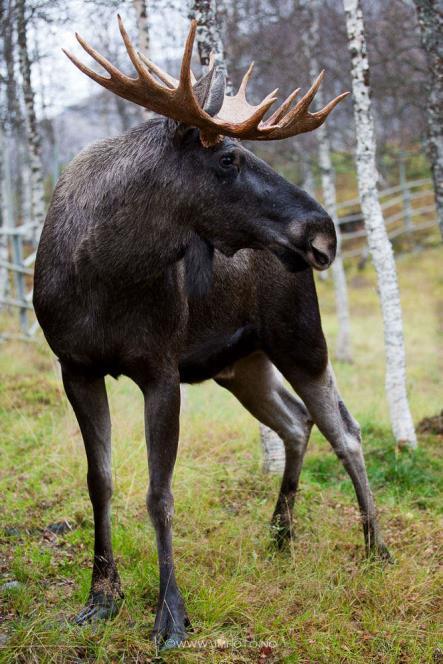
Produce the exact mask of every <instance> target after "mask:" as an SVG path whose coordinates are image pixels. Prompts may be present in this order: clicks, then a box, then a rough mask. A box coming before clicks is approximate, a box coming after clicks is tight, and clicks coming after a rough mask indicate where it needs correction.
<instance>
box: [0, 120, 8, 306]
mask: <svg viewBox="0 0 443 664" xmlns="http://www.w3.org/2000/svg"><path fill="white" fill-rule="evenodd" d="M5 155H6V146H5V140H4V131H3V121H2V119H1V118H0V227H1V228H2V229H4V228H5V227H6V226H7V217H8V210H7V200H6V173H5V170H6V163H5ZM7 260H8V236H7V235H6V234H3V233H1V234H0V261H1V262H2V263H3V262H6V261H7ZM7 290H8V270H7V268H6V267H5V266H4V265H0V300H3V299H4V298H5V296H6V294H7ZM1 306H2V303H1V302H0V307H1Z"/></svg>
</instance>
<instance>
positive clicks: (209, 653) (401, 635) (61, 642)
mask: <svg viewBox="0 0 443 664" xmlns="http://www.w3.org/2000/svg"><path fill="white" fill-rule="evenodd" d="M441 264H442V257H441V249H438V248H434V249H427V250H426V251H422V252H419V253H415V254H409V255H408V256H406V257H402V258H400V259H399V260H398V271H399V277H400V284H401V293H402V303H403V311H404V324H405V335H406V345H407V357H408V389H409V396H410V401H411V407H412V411H413V416H414V420H415V421H416V422H418V421H419V420H421V419H422V418H424V417H426V416H432V415H438V414H439V413H440V411H441V408H442V406H443V404H442V399H441V398H442V392H441V380H440V379H441V372H442V369H443V366H442V355H441V350H442V347H443V344H442V328H443V288H442V273H441ZM349 285H350V298H351V313H352V325H353V329H352V335H353V347H354V363H353V364H352V365H350V366H349V365H340V364H337V363H336V364H335V369H336V373H337V377H338V381H339V385H340V387H341V391H342V393H343V396H344V398H345V401H346V403H347V404H348V406H349V408H350V410H351V411H352V412H353V413H354V415H355V416H356V417H357V419H359V421H360V423H361V425H362V429H363V435H364V445H365V450H366V458H367V463H368V469H369V474H370V477H371V480H372V485H373V488H374V492H375V495H376V500H377V502H378V505H379V511H380V517H381V523H382V525H383V528H384V532H385V537H386V540H387V542H388V544H389V546H390V549H391V551H392V553H393V555H394V556H395V560H396V562H395V564H393V565H382V564H378V563H375V562H368V561H366V560H365V559H364V555H363V546H362V534H361V532H360V525H359V518H358V513H357V510H356V503H355V499H354V495H353V491H352V488H351V485H350V482H349V480H348V479H347V477H346V475H345V474H344V472H343V470H342V468H341V467H340V465H339V463H338V461H337V460H336V458H335V456H334V455H333V454H332V452H331V451H330V449H329V446H328V444H327V443H326V442H325V441H324V440H323V439H322V437H321V436H320V434H319V433H318V432H317V431H315V432H314V434H313V437H312V440H311V444H310V447H309V450H308V453H307V458H306V462H305V466H304V470H303V473H302V478H301V488H300V493H299V495H298V499H297V505H296V539H295V541H294V543H293V544H292V545H291V547H290V548H289V549H288V550H287V551H284V552H281V553H276V552H275V551H273V550H272V548H271V547H270V545H269V529H268V522H269V519H270V517H271V513H272V509H273V504H274V501H275V499H276V496H277V488H278V478H277V477H275V476H269V475H265V474H263V472H262V470H261V451H260V444H259V437H258V427H257V424H256V422H255V421H254V420H253V419H252V418H251V417H250V416H249V415H248V414H247V413H246V412H245V411H244V410H243V409H242V408H241V406H239V405H238V404H237V403H236V401H235V400H234V398H233V397H232V396H230V395H229V394H227V393H225V392H223V390H221V389H220V388H217V387H216V386H215V385H212V384H205V385H201V386H197V387H192V388H190V389H189V390H188V397H187V401H188V404H187V407H186V410H185V412H184V414H183V417H182V429H181V442H180V452H179V458H178V462H177V466H176V473H175V480H174V494H175V500H176V516H175V551H176V563H177V574H178V579H179V583H180V586H181V588H182V591H183V594H184V597H185V600H186V602H187V607H188V611H189V614H190V616H191V618H192V623H193V627H194V632H193V633H192V634H191V635H190V639H189V642H188V643H187V644H185V646H186V647H184V648H183V649H181V650H180V651H174V652H171V653H170V654H167V655H164V656H162V658H159V657H158V658H157V657H156V652H155V649H154V646H153V645H152V643H151V642H150V640H149V633H150V629H151V628H152V626H153V621H154V607H155V603H156V594H157V560H156V552H155V546H154V537H153V530H152V528H151V526H150V525H149V524H148V519H147V516H146V509H145V493H146V481H147V469H146V452H145V443H144V435H143V418H142V399H141V395H140V394H139V393H138V391H137V389H136V388H135V386H133V385H132V384H131V383H130V382H129V381H128V380H126V379H120V380H119V381H113V380H109V382H108V387H109V392H110V402H111V409H112V415H113V427H114V428H113V446H114V460H113V464H114V478H115V497H114V502H113V536H114V543H115V552H116V557H117V561H118V565H119V568H120V574H121V577H122V582H123V586H124V591H125V594H126V599H125V602H124V605H123V608H122V610H121V612H120V615H119V616H118V617H117V618H116V619H115V620H114V621H113V622H111V623H107V624H102V625H99V626H90V627H82V628H80V627H75V626H73V625H71V624H70V623H69V622H68V621H67V619H69V618H70V617H71V616H72V615H73V614H74V613H75V612H77V611H78V610H79V609H80V608H81V606H82V603H83V602H84V601H85V599H86V597H87V593H88V587H89V580H90V558H91V551H92V543H93V539H92V519H91V509H90V505H89V500H88V496H87V491H86V484H85V459H84V454H83V449H82V441H81V437H80V433H79V430H78V427H77V424H76V422H75V420H74V417H73V414H72V412H71V410H70V407H69V405H68V403H67V401H66V399H65V397H64V395H63V392H62V389H61V384H60V377H59V371H58V367H57V363H56V362H55V361H54V359H53V358H52V356H51V353H50V352H49V350H48V348H47V347H46V345H45V343H44V342H43V340H42V339H40V340H39V341H38V343H35V344H34V343H29V344H24V343H19V342H8V343H5V344H4V345H2V346H1V347H0V375H1V379H0V380H1V383H0V423H1V432H0V437H1V438H0V449H1V450H2V452H1V456H0V495H1V497H2V499H1V501H0V524H1V526H0V643H1V646H0V661H1V662H24V663H26V664H28V663H31V662H63V663H65V662H83V661H86V662H140V663H142V662H151V661H165V662H169V661H174V662H185V663H188V662H288V663H289V662H291V663H308V662H309V663H312V664H313V663H315V662H318V663H328V664H336V663H341V662H346V663H348V662H349V663H351V662H352V663H353V664H354V663H357V664H358V663H362V664H363V662H368V661H370V662H380V663H394V662H396V663H397V662H398V663H402V664H403V663H409V662H417V663H422V662H443V644H442V638H441V631H440V632H439V625H440V629H441V618H442V616H441V608H442V597H441V587H442V575H441V567H440V573H439V562H440V563H441V560H442V558H441V556H442V548H441V544H442V541H441V520H440V521H439V519H441V508H442V504H441V489H442V483H443V481H442V478H443V472H442V471H443V452H442V438H441V436H440V437H439V436H438V435H433V434H432V433H427V432H425V433H424V434H421V435H420V438H419V443H420V448H419V450H418V451H417V452H416V453H409V452H407V451H399V450H397V449H396V448H395V445H394V442H393V439H392V435H391V432H390V428H389V423H388V417H387V409H386V402H385V395H384V358H383V336H382V326H381V319H380V314H379V307H378V300H377V293H376V288H375V277H374V274H373V272H372V268H371V267H370V266H369V265H368V266H366V268H365V270H364V271H362V272H358V271H357V269H356V267H354V266H351V267H350V269H349ZM319 294H320V303H321V309H322V313H323V321H324V326H325V330H326V332H327V336H328V340H329V343H330V347H331V351H333V348H334V337H335V333H336V321H335V315H334V296H333V285H332V283H331V280H329V281H327V282H319ZM439 351H440V354H439ZM331 354H332V352H331ZM439 383H440V385H439ZM64 521H66V522H67V524H69V527H68V526H67V525H66V524H65V527H64V528H63V525H62V526H61V527H59V532H58V534H57V532H56V533H54V532H52V531H53V530H56V531H57V525H55V527H54V524H60V523H61V522H64ZM48 526H51V527H52V529H51V528H48ZM63 530H65V532H60V531H63ZM439 547H440V548H439ZM8 582H12V583H8ZM4 584H7V585H6V586H5V585H4ZM439 593H440V594H439ZM439 612H440V613H439Z"/></svg>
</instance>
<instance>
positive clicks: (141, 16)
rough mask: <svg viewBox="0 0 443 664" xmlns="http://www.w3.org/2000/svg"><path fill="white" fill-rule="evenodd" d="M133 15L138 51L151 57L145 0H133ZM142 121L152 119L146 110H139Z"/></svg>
mask: <svg viewBox="0 0 443 664" xmlns="http://www.w3.org/2000/svg"><path fill="white" fill-rule="evenodd" d="M133 5H134V9H135V15H136V20H137V34H138V47H139V49H140V51H141V52H142V53H143V54H144V55H146V57H147V58H149V57H151V53H150V52H151V42H150V34H149V10H148V2H147V0H133ZM140 111H141V114H142V117H143V119H144V120H149V118H152V116H153V114H152V113H151V112H150V111H148V110H147V109H146V108H141V109H140ZM123 112H124V111H123Z"/></svg>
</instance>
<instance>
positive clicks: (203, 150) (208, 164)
mask: <svg viewBox="0 0 443 664" xmlns="http://www.w3.org/2000/svg"><path fill="white" fill-rule="evenodd" d="M118 22H119V27H120V33H121V35H122V38H123V42H124V44H125V47H126V50H127V53H128V55H129V58H130V60H131V62H132V64H133V65H134V68H135V70H136V72H137V77H136V78H132V77H130V76H127V75H126V74H124V73H122V72H121V71H120V70H119V69H117V68H116V67H115V66H114V65H113V64H112V63H111V62H109V61H108V60H107V59H106V58H104V57H103V56H102V55H101V54H100V53H98V52H97V51H96V50H95V49H94V48H92V47H91V46H90V45H89V44H88V43H87V42H86V41H85V40H84V39H82V38H81V37H80V36H79V35H76V36H77V39H78V41H79V43H80V44H81V46H82V47H83V49H84V50H85V51H86V52H87V53H88V54H89V55H90V56H91V57H92V58H93V59H94V60H95V61H96V62H98V63H99V64H100V65H101V66H102V67H103V68H104V69H105V70H106V71H107V72H108V74H109V77H105V76H102V75H100V74H98V73H96V72H95V71H93V70H92V69H90V68H89V67H87V66H85V65H84V64H83V63H82V62H80V61H79V60H78V59H77V58H76V57H75V56H74V55H72V54H70V53H67V52H66V51H65V53H66V55H67V56H68V57H69V58H70V59H71V60H72V62H73V63H74V64H75V65H76V66H77V67H78V68H79V69H80V70H81V71H82V72H83V73H84V74H86V75H87V76H89V77H90V78H91V79H93V80H94V81H96V82H97V83H99V84H100V85H101V86H103V87H104V88H106V89H107V90H110V91H112V92H113V93H114V94H117V95H119V96H120V97H123V98H124V99H127V100H129V101H132V102H134V103H136V104H138V105H140V106H143V107H144V108H146V109H149V110H150V111H154V112H155V113H158V114H160V115H162V116H164V117H166V118H169V121H168V123H167V124H168V127H169V130H170V137H171V140H170V142H169V144H168V150H165V151H164V152H163V156H162V163H161V168H162V172H163V174H164V173H165V171H166V170H167V171H168V172H169V173H170V174H171V180H173V181H174V183H175V184H174V185H173V186H174V189H173V190H172V189H171V187H170V191H171V193H172V194H173V195H171V196H170V201H171V200H175V201H177V209H176V210H174V211H173V214H174V216H175V218H176V219H180V220H181V222H182V223H183V221H184V220H187V222H188V225H189V226H190V227H191V229H192V230H193V231H194V232H195V233H196V234H197V236H199V238H200V239H201V240H203V243H206V244H207V245H209V246H210V247H211V248H212V247H215V248H217V249H218V250H220V251H221V252H222V253H224V254H225V255H228V256H230V255H233V254H234V253H235V252H236V251H238V250H239V249H242V248H253V249H269V250H270V251H271V252H273V253H274V254H275V255H276V256H278V257H279V258H280V260H281V261H282V263H283V264H284V265H285V267H286V268H287V269H288V270H290V271H298V270H300V269H305V268H306V267H307V266H308V265H310V266H312V267H313V268H315V269H317V270H324V269H326V268H328V267H329V265H330V264H331V262H332V261H333V260H334V257H335V251H336V235H335V228H334V224H333V222H332V220H331V218H330V217H329V215H328V214H327V212H326V211H325V210H324V209H323V208H322V207H321V206H320V205H319V204H318V203H316V202H315V201H314V200H313V199H312V198H311V197H310V196H309V195H308V194H307V193H306V192H304V191H302V190H301V189H299V188H298V187H296V186H294V185H292V184H290V183H289V182H287V181H286V180H285V179H284V178H282V177H281V176H279V175H278V174H277V173H276V172H275V171H274V170H273V169H272V168H270V166H269V165H267V164H266V163H265V162H264V161H262V160H260V159H258V158H257V157H256V156H255V155H254V154H252V153H251V152H250V151H248V150H247V149H245V148H244V147H243V146H242V145H241V144H240V142H239V141H240V140H241V139H247V140H254V141H269V140H281V139H284V138H287V137H290V136H295V135H297V134H301V133H304V132H307V131H312V130H313V129H316V128H317V127H319V126H320V125H321V124H322V123H323V122H324V121H325V119H326V118H327V116H328V115H329V113H330V112H331V111H332V110H333V108H334V107H335V106H336V105H337V104H338V103H339V102H340V101H341V100H342V99H344V97H346V96H347V94H348V93H347V92H345V93H343V94H341V95H339V96H338V97H336V98H335V99H333V100H332V101H330V102H329V103H328V104H327V105H326V106H325V107H324V108H323V109H322V110H320V111H317V112H315V113H310V112H309V106H310V104H311V102H312V100H313V98H314V96H315V94H316V92H317V90H318V88H319V86H320V84H321V81H322V79H323V76H324V72H321V73H320V75H319V76H318V78H317V79H316V81H315V82H314V84H313V85H312V87H311V88H310V90H309V91H308V92H307V93H306V94H305V95H304V96H303V97H302V98H301V99H300V100H299V101H298V102H297V103H295V101H294V100H295V98H296V96H297V94H298V92H299V88H297V89H296V90H294V91H293V92H292V93H291V94H290V95H289V96H288V97H287V99H286V100H285V101H284V102H283V103H282V104H281V105H280V106H279V107H278V108H277V110H275V111H274V112H273V113H272V114H271V115H270V116H269V117H268V118H267V119H266V120H264V119H263V118H264V116H265V114H266V113H267V111H268V110H269V109H270V107H271V106H272V105H273V104H274V102H275V101H276V100H277V98H276V97H275V94H276V92H277V90H274V91H273V92H271V93H270V94H269V95H267V96H266V97H265V99H263V101H261V102H260V103H259V104H258V105H257V106H253V105H251V104H249V103H248V101H247V100H246V88H247V83H248V81H249V78H250V76H251V72H252V65H251V66H250V67H249V69H248V71H247V72H246V74H245V76H244V78H243V81H242V83H241V85H240V88H239V90H238V92H237V94H236V95H235V96H227V95H225V78H224V74H223V72H222V70H221V68H220V67H219V66H217V65H216V63H215V61H214V58H212V60H211V63H210V67H209V72H208V73H207V74H206V75H205V76H203V77H202V78H201V79H200V80H199V81H197V80H196V78H195V76H194V74H193V73H192V71H191V66H190V63H191V56H192V50H193V44H194V38H195V32H196V22H195V21H193V22H192V24H191V28H190V31H189V35H188V37H187V40H186V45H185V49H184V55H183V59H182V64H181V71H180V78H179V79H178V80H177V79H175V78H173V77H172V76H170V75H169V74H168V73H166V72H165V71H163V70H162V69H160V68H159V67H158V66H157V65H155V64H154V63H153V62H151V60H149V59H148V58H146V57H145V56H144V55H142V54H141V53H138V52H137V51H136V49H135V48H134V46H133V44H132V42H131V40H130V38H129V36H128V34H127V32H126V29H125V27H124V25H123V22H122V20H121V18H120V16H119V17H118Z"/></svg>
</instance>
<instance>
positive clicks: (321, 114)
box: [312, 92, 351, 126]
mask: <svg viewBox="0 0 443 664" xmlns="http://www.w3.org/2000/svg"><path fill="white" fill-rule="evenodd" d="M350 94H351V93H350V92H342V93H341V94H339V95H338V96H337V97H335V99H332V100H331V101H330V102H329V103H328V104H326V106H324V107H323V108H322V109H321V110H320V111H317V112H316V113H313V114H312V117H314V118H316V119H317V120H319V121H320V122H319V124H318V126H320V125H321V124H323V122H324V121H325V120H326V118H327V117H328V115H329V113H330V112H331V111H333V110H334V108H335V107H336V106H337V104H339V103H340V102H341V101H342V99H344V98H345V97H348V96H349V95H350Z"/></svg>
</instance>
